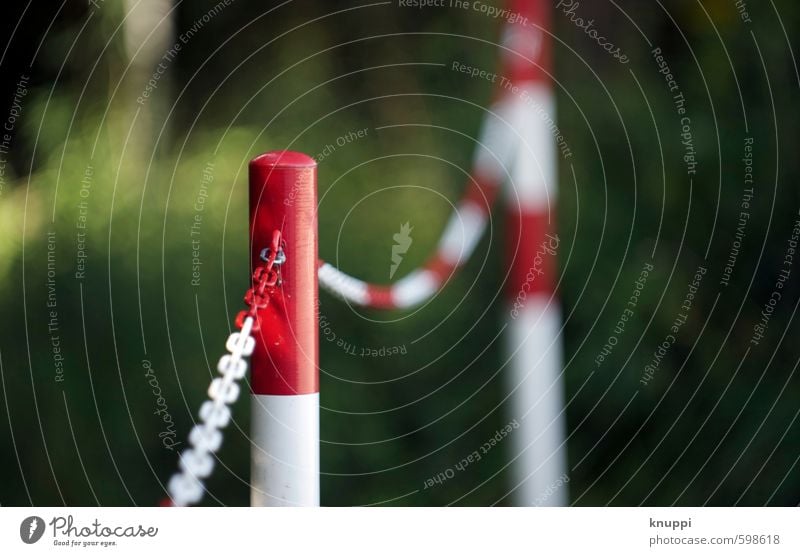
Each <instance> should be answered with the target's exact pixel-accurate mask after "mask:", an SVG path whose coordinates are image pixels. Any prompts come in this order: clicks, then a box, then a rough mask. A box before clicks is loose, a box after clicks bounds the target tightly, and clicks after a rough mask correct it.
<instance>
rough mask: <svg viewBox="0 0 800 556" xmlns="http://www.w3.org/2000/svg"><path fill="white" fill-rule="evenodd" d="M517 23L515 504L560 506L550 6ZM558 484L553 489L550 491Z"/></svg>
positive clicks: (512, 313) (519, 2) (513, 70)
mask: <svg viewBox="0 0 800 556" xmlns="http://www.w3.org/2000/svg"><path fill="white" fill-rule="evenodd" d="M511 9H512V10H513V11H514V12H516V13H518V14H519V15H520V16H521V17H522V18H523V19H522V20H521V21H520V22H517V23H515V24H512V25H509V26H508V29H507V31H506V35H505V46H506V47H507V48H508V50H506V51H505V52H504V56H505V58H506V64H505V65H506V67H507V68H508V74H509V79H510V81H511V83H512V84H513V85H514V86H515V87H518V88H519V89H518V90H517V91H516V92H515V93H513V94H511V95H509V96H511V97H513V98H510V99H509V102H513V103H515V104H516V105H517V106H518V110H517V111H516V112H517V114H518V117H517V119H516V120H515V121H514V126H515V128H516V129H517V130H518V132H519V137H520V142H519V144H518V149H517V152H516V157H515V160H514V165H513V167H512V170H511V181H510V188H509V194H508V195H507V196H506V199H507V201H508V207H507V209H506V211H507V212H506V225H507V232H506V234H507V236H506V240H507V249H508V258H509V265H510V275H509V281H508V282H507V292H508V307H509V319H508V336H507V342H508V350H509V353H510V358H509V367H510V369H509V373H508V375H507V376H506V379H507V383H508V385H509V387H510V388H511V389H512V391H513V392H514V393H513V396H512V397H511V411H512V413H513V414H514V416H515V417H516V418H517V419H519V422H520V428H519V429H518V430H517V431H516V432H515V434H514V435H513V436H512V442H513V446H514V449H513V454H514V456H515V457H516V458H517V459H516V460H515V465H514V466H513V468H512V476H513V478H514V479H513V480H514V489H515V490H514V499H515V501H516V503H517V504H518V505H522V506H533V505H546V506H564V505H566V504H567V501H568V492H567V488H566V486H563V483H564V480H563V479H564V475H565V473H566V469H567V461H566V422H565V416H564V401H563V397H564V394H563V392H564V386H563V379H562V355H561V354H562V346H561V332H560V331H561V317H560V313H561V311H560V307H559V302H558V299H557V296H556V292H555V284H556V268H557V265H556V255H557V252H558V248H559V239H558V235H557V234H556V232H555V228H556V222H555V218H556V204H555V203H556V187H557V176H556V166H557V156H556V141H555V137H554V135H553V130H552V128H551V124H552V122H554V121H555V98H554V95H553V90H552V78H551V75H552V74H551V67H552V66H551V53H550V48H551V46H550V45H551V37H550V35H549V34H548V30H549V29H550V15H551V14H550V11H551V10H550V3H549V2H547V1H543V0H515V1H513V2H511ZM556 484H559V485H562V486H561V487H560V488H558V489H556V490H555V491H553V485H556Z"/></svg>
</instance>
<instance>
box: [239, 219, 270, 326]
mask: <svg viewBox="0 0 800 556" xmlns="http://www.w3.org/2000/svg"><path fill="white" fill-rule="evenodd" d="M280 249H281V232H280V230H275V231H274V232H272V242H271V243H270V246H269V257H268V258H267V262H266V263H264V264H263V265H261V266H259V267H257V268H256V269H255V271H254V272H253V287H251V288H250V289H248V290H247V292H246V293H245V294H244V302H245V304H246V305H248V306H249V307H250V308H249V309H245V310H243V311H240V312H239V314H238V315H236V321H235V322H236V326H237V327H238V328H241V327H242V325H243V324H244V319H246V318H247V317H253V332H258V330H259V328H260V323H259V321H258V318H257V316H256V315H257V313H258V310H259V309H263V308H265V307H266V306H267V305H268V304H269V295H268V293H269V292H268V291H267V288H272V287H274V286H275V285H276V284H277V283H278V270H277V269H276V268H274V267H275V257H277V256H278V252H279V251H280Z"/></svg>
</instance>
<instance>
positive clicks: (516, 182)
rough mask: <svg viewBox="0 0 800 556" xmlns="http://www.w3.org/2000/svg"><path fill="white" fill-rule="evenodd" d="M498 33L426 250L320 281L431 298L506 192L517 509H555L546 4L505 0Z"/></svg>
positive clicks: (558, 428) (360, 301)
mask: <svg viewBox="0 0 800 556" xmlns="http://www.w3.org/2000/svg"><path fill="white" fill-rule="evenodd" d="M509 9H510V11H511V13H514V14H518V16H517V17H515V18H509V20H508V21H510V22H513V23H508V24H507V25H506V28H505V30H504V35H503V46H504V50H503V61H502V64H501V66H502V68H503V70H502V75H503V76H504V77H505V78H506V79H507V80H505V81H501V86H500V87H498V91H497V96H496V102H495V104H494V105H493V106H492V108H491V110H490V111H489V115H488V116H487V118H486V120H485V121H484V124H483V129H482V130H481V135H480V144H479V146H478V148H477V150H476V154H475V157H474V176H475V178H474V179H473V181H472V182H471V183H470V185H469V187H468V188H467V193H466V194H465V196H464V198H463V199H462V200H461V202H460V203H459V204H458V208H457V211H456V212H455V213H454V214H453V215H452V216H451V217H450V220H449V221H448V224H447V227H446V228H445V231H444V234H443V235H442V238H441V239H440V241H439V245H438V247H437V250H436V254H435V255H434V256H433V257H432V259H431V260H430V261H429V262H428V263H427V264H426V265H425V266H424V267H423V268H422V269H419V270H416V271H414V272H412V273H410V274H408V275H407V276H405V277H403V278H402V279H400V280H398V281H397V282H396V283H395V284H393V285H390V286H379V285H373V284H368V283H366V282H363V281H361V280H358V279H356V278H353V277H351V276H348V275H347V274H345V273H343V272H341V271H340V270H338V269H337V268H335V267H334V266H332V265H330V264H328V263H324V262H321V263H320V268H319V283H320V286H322V287H324V288H325V289H327V290H329V291H330V292H332V293H334V294H336V295H338V296H340V297H342V298H344V299H345V300H347V301H348V302H350V303H353V304H355V305H360V306H366V307H373V308H380V309H404V308H409V307H413V306H415V305H418V304H420V303H423V302H424V301H426V300H428V299H429V298H430V297H432V296H433V295H434V294H435V293H436V292H437V291H438V290H439V288H440V287H441V286H442V285H443V284H444V283H445V282H446V281H447V280H448V278H449V277H450V276H451V275H452V274H453V272H455V271H456V270H457V269H458V268H459V267H460V266H461V265H462V264H463V262H464V261H466V259H467V258H469V256H470V255H471V254H472V251H473V250H474V248H475V245H476V244H477V242H478V240H479V239H480V236H481V234H482V233H483V231H484V230H485V228H486V225H487V220H488V215H489V210H490V208H491V203H492V200H493V199H494V197H495V195H496V193H497V190H498V189H499V185H500V184H501V183H508V185H509V190H508V194H507V195H506V200H507V203H508V206H507V208H506V216H507V232H506V233H507V247H508V257H509V266H510V272H509V280H508V282H507V291H508V296H509V297H508V307H509V316H510V318H509V321H508V328H509V334H508V338H507V342H508V350H509V354H510V355H509V366H510V372H509V375H508V386H509V388H510V389H511V390H512V391H513V392H514V394H513V396H512V397H511V413H512V414H513V416H514V418H517V419H520V423H521V426H520V429H519V430H517V431H516V432H515V434H514V435H513V438H514V446H515V450H514V455H515V456H516V459H515V463H514V466H513V475H514V477H515V480H514V498H515V500H516V502H517V504H518V505H524V506H530V505H537V504H540V505H541V504H546V505H552V506H561V505H565V504H566V502H567V494H568V493H567V489H566V487H563V486H562V487H561V488H559V489H558V490H557V491H556V492H555V493H551V494H549V495H547V496H545V493H546V492H548V490H552V489H551V488H549V487H551V486H552V485H554V484H556V483H559V479H562V480H561V481H560V483H559V484H561V483H563V482H564V481H563V477H564V474H565V473H566V466H567V463H566V447H565V446H566V441H565V438H566V434H565V429H566V425H565V418H564V413H563V411H564V404H563V390H564V387H563V380H562V372H561V371H562V361H561V359H562V356H561V352H562V347H561V339H560V329H561V321H560V308H559V303H558V299H557V298H556V295H555V282H556V280H555V278H556V276H555V275H556V272H555V269H556V262H555V258H556V251H557V250H558V243H559V240H558V236H557V235H556V233H555V215H556V211H555V200H556V186H557V176H556V165H557V159H556V144H555V141H556V140H555V137H554V135H553V130H552V125H553V122H554V121H555V99H554V95H553V90H552V79H551V61H550V58H551V54H550V49H551V42H552V41H551V37H550V35H549V34H548V30H549V29H550V12H551V6H550V3H549V2H548V1H547V0H512V1H511V2H510V6H509Z"/></svg>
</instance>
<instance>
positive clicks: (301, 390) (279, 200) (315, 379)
mask: <svg viewBox="0 0 800 556" xmlns="http://www.w3.org/2000/svg"><path fill="white" fill-rule="evenodd" d="M275 230H280V232H281V237H282V241H283V252H284V254H285V257H286V260H285V262H284V263H283V264H281V266H280V281H279V283H278V285H276V291H275V292H274V293H273V295H271V297H270V301H269V304H268V305H267V306H266V307H265V308H262V309H259V312H258V322H259V324H260V328H259V329H258V330H257V331H255V332H254V336H255V338H256V345H255V350H254V352H253V355H252V359H251V365H252V376H251V382H252V390H253V398H252V431H251V435H252V462H251V495H250V501H251V505H253V506H318V505H319V351H318V349H319V342H318V326H317V302H318V294H317V165H316V162H314V160H313V159H312V158H311V157H309V156H307V155H305V154H301V153H296V152H290V151H279V152H269V153H266V154H263V155H261V156H259V157H257V158H255V159H253V160H252V161H251V162H250V240H251V259H252V265H253V268H255V267H256V266H257V265H259V264H261V262H262V261H261V255H262V250H263V249H264V248H267V247H268V246H269V245H270V242H271V239H272V234H273V232H274V231H275Z"/></svg>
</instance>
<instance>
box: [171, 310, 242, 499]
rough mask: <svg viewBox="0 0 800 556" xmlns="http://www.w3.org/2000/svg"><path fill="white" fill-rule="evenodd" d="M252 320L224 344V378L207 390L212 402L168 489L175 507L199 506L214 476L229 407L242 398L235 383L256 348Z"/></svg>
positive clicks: (203, 410)
mask: <svg viewBox="0 0 800 556" xmlns="http://www.w3.org/2000/svg"><path fill="white" fill-rule="evenodd" d="M252 329H253V318H252V317H247V318H246V319H244V322H243V323H242V329H241V331H239V332H234V333H233V334H231V335H230V337H229V338H228V341H227V342H225V348H226V349H227V350H228V351H229V352H230V353H226V354H225V355H223V356H222V357H221V358H220V360H219V363H218V364H217V370H218V371H219V372H220V374H222V377H220V378H215V379H214V380H212V381H211V386H209V387H208V397H209V398H211V399H210V400H208V401H206V402H204V403H203V405H202V406H200V420H201V421H202V422H201V423H198V424H196V425H195V426H194V428H192V431H191V432H190V433H189V443H190V444H191V445H192V447H191V448H187V449H186V450H184V451H183V452H181V455H180V469H181V470H180V471H179V472H177V473H175V474H174V475H173V476H172V478H171V479H170V480H169V483H168V489H169V494H170V497H171V498H172V504H173V505H174V506H188V505H190V504H197V503H198V502H199V501H200V500H201V499H202V498H203V493H204V492H205V486H204V485H203V479H206V478H208V476H209V475H211V471H212V470H213V469H214V453H215V452H216V451H217V450H218V449H219V447H220V446H221V445H222V432H221V431H220V429H223V428H225V427H226V426H227V425H228V423H229V422H230V420H231V410H230V408H229V407H228V404H231V403H233V402H235V401H236V399H237V398H238V397H239V385H238V384H237V382H236V381H238V380H239V379H241V378H242V377H243V376H244V375H245V373H246V372H247V362H246V361H245V360H244V359H242V357H248V356H250V354H252V353H253V348H254V347H255V345H256V342H255V339H253V337H252V335H251V331H252Z"/></svg>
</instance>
